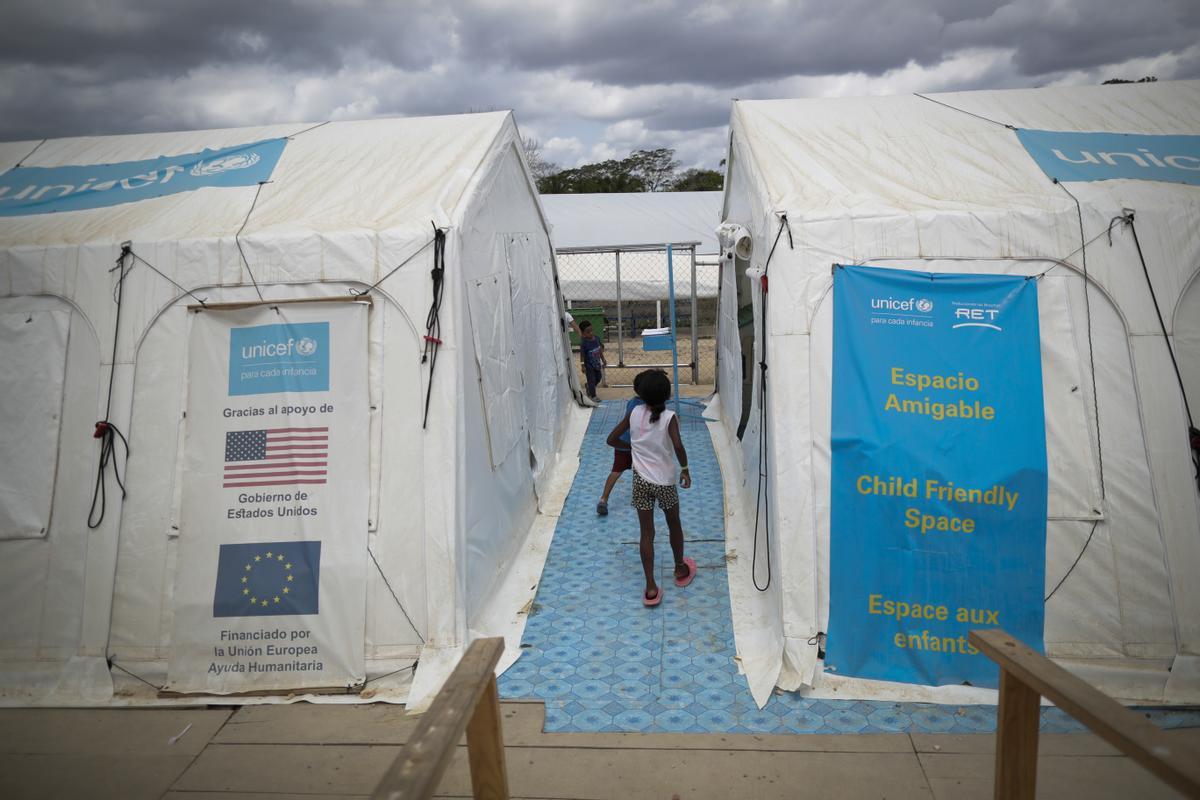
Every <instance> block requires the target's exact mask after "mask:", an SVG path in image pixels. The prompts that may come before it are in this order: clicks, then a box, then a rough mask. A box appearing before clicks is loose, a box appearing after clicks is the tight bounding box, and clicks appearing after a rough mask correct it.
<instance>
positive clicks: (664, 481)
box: [608, 370, 696, 606]
mask: <svg viewBox="0 0 1200 800" xmlns="http://www.w3.org/2000/svg"><path fill="white" fill-rule="evenodd" d="M634 385H635V387H636V389H635V391H636V392H637V395H638V397H640V398H641V399H642V402H643V403H644V405H640V406H637V407H636V408H633V409H631V410H629V411H628V412H627V413H626V414H625V418H624V419H622V420H621V421H620V422H619V423H617V427H615V428H613V429H612V432H611V433H609V434H608V444H609V446H610V447H618V446H620V445H621V444H622V442H621V437H622V436H623V435H624V434H625V432H626V431H629V442H630V445H631V449H632V451H633V507H634V508H635V509H637V515H638V524H639V526H640V527H641V556H642V570H643V571H644V572H645V573H646V589H645V591H644V592H643V594H642V603H644V604H645V605H647V606H656V605H658V604H659V603H660V602H661V601H662V590H661V589H660V588H659V587H658V584H657V583H656V582H655V580H654V503H655V501H657V502H658V506H659V508H661V509H662V512H663V516H665V517H666V518H667V529H668V531H669V532H670V541H671V553H672V554H673V555H674V557H675V585H676V586H687V585H688V584H689V583H691V582H692V579H693V578H695V577H696V562H695V561H694V560H693V559H691V558H687V557H685V556H684V554H683V525H682V524H681V523H680V521H679V492H678V490H677V489H676V488H675V483H676V481H678V483H679V485H680V486H682V487H683V488H685V489H687V488H688V487H690V486H691V485H692V478H691V475H690V474H689V473H688V466H687V451H686V450H684V449H683V440H682V439H681V438H680V437H679V418H678V417H676V416H675V412H673V411H670V410H668V409H667V400H669V399H670V398H671V379H670V378H668V377H667V375H666V373H665V372H661V371H659V370H646V371H645V372H642V373H640V374H639V375H638V376H637V379H636V380H635V381H634ZM676 461H678V462H679V472H678V473H677V472H676V470H675V462H676Z"/></svg>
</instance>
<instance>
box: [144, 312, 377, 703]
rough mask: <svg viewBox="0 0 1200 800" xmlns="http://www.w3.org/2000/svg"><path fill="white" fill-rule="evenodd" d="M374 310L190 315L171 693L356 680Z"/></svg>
mask: <svg viewBox="0 0 1200 800" xmlns="http://www.w3.org/2000/svg"><path fill="white" fill-rule="evenodd" d="M368 308H369V304H368V303H367V302H365V301H356V302H350V303H344V302H343V303H305V304H286V303H279V304H272V305H265V304H264V305H258V306H254V307H252V308H248V309H242V310H235V311H223V310H211V311H210V310H204V309H200V310H198V311H197V313H196V314H195V315H194V316H193V319H192V329H191V339H190V341H191V346H190V350H189V368H188V407H187V438H186V444H185V449H186V455H185V459H186V461H185V467H184V475H183V477H184V486H183V514H182V525H181V527H180V532H179V538H180V556H179V560H178V571H177V574H176V578H175V628H174V635H173V637H172V647H171V658H170V662H169V665H168V675H167V689H168V690H170V691H175V692H204V693H210V694H226V693H231V692H247V691H261V690H269V689H298V688H321V687H351V686H356V685H360V684H362V682H363V681H364V680H365V678H366V675H365V665H364V651H363V631H364V624H365V606H366V600H365V585H366V581H365V578H366V575H365V572H366V559H365V558H364V550H365V549H366V542H367V510H368V502H367V501H368V484H367V463H368V462H367V457H368V454H367V412H368V405H369V400H368V395H367V310H368Z"/></svg>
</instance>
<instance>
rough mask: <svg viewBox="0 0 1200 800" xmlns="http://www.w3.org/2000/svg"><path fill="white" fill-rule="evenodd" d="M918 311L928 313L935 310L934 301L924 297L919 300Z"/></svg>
mask: <svg viewBox="0 0 1200 800" xmlns="http://www.w3.org/2000/svg"><path fill="white" fill-rule="evenodd" d="M917 311H920V312H921V313H922V314H928V313H929V312H930V311H933V301H932V300H929V299H928V298H925V297H922V298H921V299H920V300H918V301H917Z"/></svg>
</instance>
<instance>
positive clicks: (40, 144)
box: [13, 139, 50, 169]
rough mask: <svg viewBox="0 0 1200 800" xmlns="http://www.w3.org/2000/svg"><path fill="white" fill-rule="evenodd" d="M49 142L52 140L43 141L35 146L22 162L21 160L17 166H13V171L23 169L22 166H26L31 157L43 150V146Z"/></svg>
mask: <svg viewBox="0 0 1200 800" xmlns="http://www.w3.org/2000/svg"><path fill="white" fill-rule="evenodd" d="M48 141H50V140H49V139H42V140H41V141H40V142H38V143H37V144H35V145H34V146H33V149H32V150H30V151H29V152H28V153H26V154H25V155H24V156H23V157H22V158H21V160H20V161H18V162H17V163H16V164H14V165H13V169H20V168H21V166H22V165H23V164H24V163H25V162H26V161H28V160H29V158H30V157H31V156H32V155H33V154H34V153H36V152H37V151H38V150H39V149H40V148H41V146H42V145H44V144H45V143H46V142H48Z"/></svg>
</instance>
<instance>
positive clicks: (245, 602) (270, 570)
mask: <svg viewBox="0 0 1200 800" xmlns="http://www.w3.org/2000/svg"><path fill="white" fill-rule="evenodd" d="M320 577H321V543H320V542H263V543H261V544H223V545H221V552H220V555H219V556H218V558H217V588H216V591H215V592H214V594H213V616H214V617H279V616H288V615H294V614H316V613H318V612H317V600H318V589H319V587H320V584H321V581H320Z"/></svg>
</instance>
